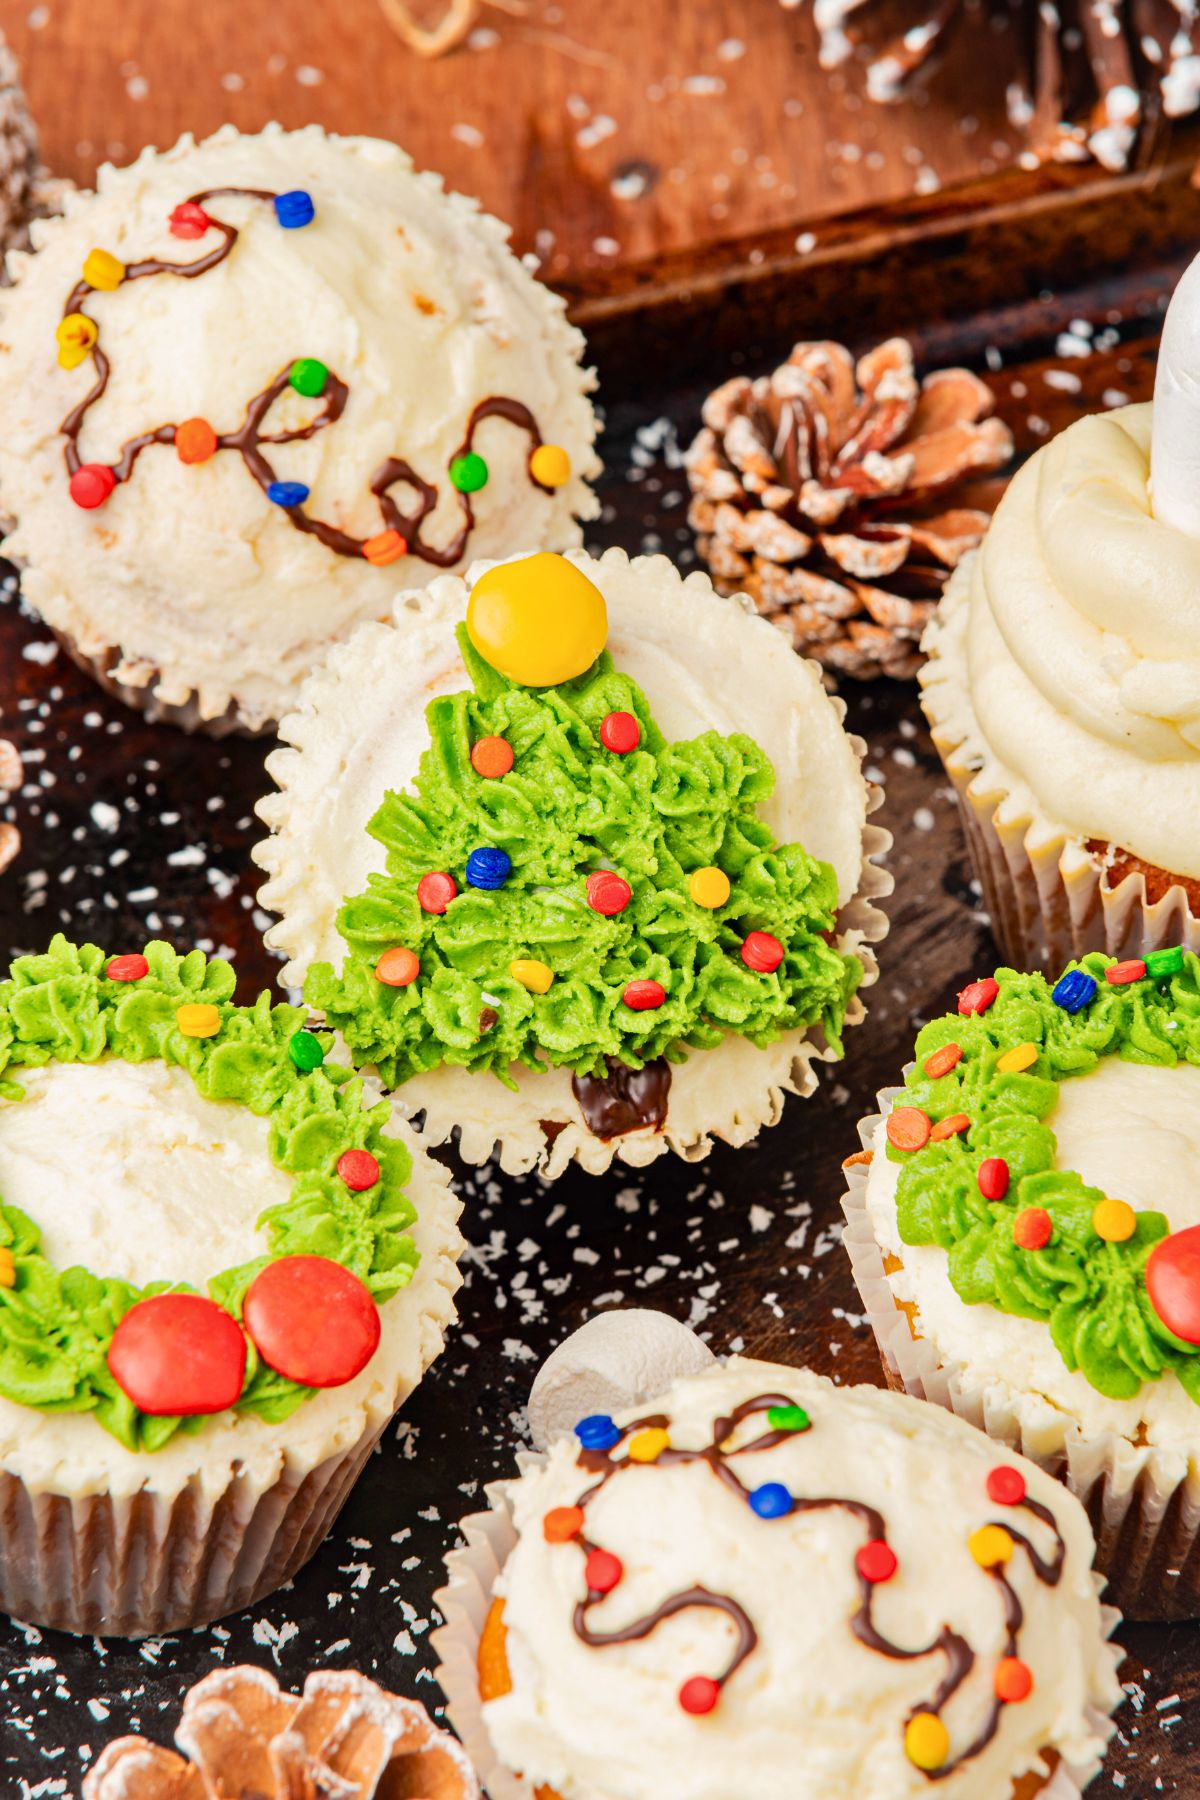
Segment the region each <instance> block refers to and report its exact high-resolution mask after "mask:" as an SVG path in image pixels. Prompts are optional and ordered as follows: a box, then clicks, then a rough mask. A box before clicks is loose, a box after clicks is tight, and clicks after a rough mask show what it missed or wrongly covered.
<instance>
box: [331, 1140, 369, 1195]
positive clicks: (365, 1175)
mask: <svg viewBox="0 0 1200 1800" xmlns="http://www.w3.org/2000/svg"><path fill="white" fill-rule="evenodd" d="M336 1166H337V1172H338V1174H339V1175H340V1176H341V1178H342V1180H343V1181H344V1182H345V1184H346V1186H347V1187H348V1188H349V1189H350V1192H351V1193H352V1194H365V1193H366V1191H367V1189H368V1188H373V1187H374V1186H375V1183H376V1182H377V1181H378V1180H379V1176H380V1168H379V1164H378V1162H377V1161H376V1160H375V1158H374V1157H373V1156H372V1155H371V1152H370V1151H369V1150H343V1151H342V1154H341V1155H340V1156H339V1157H338V1159H337V1165H336Z"/></svg>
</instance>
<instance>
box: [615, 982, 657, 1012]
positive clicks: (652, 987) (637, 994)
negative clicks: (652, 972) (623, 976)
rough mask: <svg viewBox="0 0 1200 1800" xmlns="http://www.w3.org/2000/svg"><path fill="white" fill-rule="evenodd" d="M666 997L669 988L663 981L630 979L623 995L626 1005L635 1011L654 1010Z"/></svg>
mask: <svg viewBox="0 0 1200 1800" xmlns="http://www.w3.org/2000/svg"><path fill="white" fill-rule="evenodd" d="M666 997H667V990H666V988H665V987H664V986H663V984H662V982H661V981H630V982H628V983H627V984H626V987H625V992H624V993H623V994H622V995H621V998H622V1000H624V1002H625V1004H626V1006H628V1007H630V1008H632V1010H633V1011H634V1012H653V1011H654V1010H655V1008H656V1007H659V1006H661V1005H662V1003H663V1001H664V1000H665V999H666Z"/></svg>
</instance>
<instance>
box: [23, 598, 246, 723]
mask: <svg viewBox="0 0 1200 1800" xmlns="http://www.w3.org/2000/svg"><path fill="white" fill-rule="evenodd" d="M50 629H51V630H52V631H53V632H54V635H55V637H56V638H57V639H58V641H59V643H60V644H61V645H62V647H63V649H64V650H65V651H66V653H67V655H68V656H69V657H70V658H71V661H72V662H73V663H74V664H75V666H76V668H79V669H82V670H83V672H84V674H85V675H90V676H91V678H92V680H93V681H94V682H95V683H96V685H97V686H98V687H101V688H103V690H104V692H105V693H106V694H107V695H108V696H109V697H110V699H113V700H119V701H120V702H121V704H122V705H123V706H128V707H130V708H131V709H132V711H134V712H138V713H141V714H142V716H143V718H145V719H147V720H148V721H149V723H150V724H151V725H174V726H175V727H176V728H177V729H178V730H179V731H187V732H192V733H195V732H199V733H201V734H203V735H204V736H205V737H213V738H224V737H231V736H237V737H265V736H268V735H269V734H270V733H271V732H272V731H274V729H275V721H274V720H273V719H268V720H267V721H266V723H265V724H262V725H249V724H247V723H246V721H245V720H244V719H243V718H242V715H241V713H240V711H239V710H238V707H237V704H236V703H235V702H234V701H232V700H231V701H230V702H229V705H228V706H227V707H226V708H225V711H224V712H223V713H220V714H218V716H217V717H216V718H215V719H210V718H205V717H204V715H203V713H202V712H201V710H200V696H199V694H197V693H196V692H195V691H193V692H192V693H191V694H189V696H188V698H187V699H186V700H184V701H180V702H175V703H172V702H171V701H168V700H162V699H160V698H159V696H158V695H157V693H156V692H155V690H154V684H153V682H152V681H148V682H146V684H145V685H144V686H135V685H134V683H133V682H129V681H119V680H118V679H117V677H116V676H115V675H114V673H113V670H114V669H117V668H119V667H120V665H121V663H122V662H123V661H124V660H125V659H124V657H123V656H122V653H121V652H120V651H119V650H115V649H113V650H103V651H101V652H100V654H99V655H98V656H89V655H88V654H87V653H86V652H85V651H83V650H81V649H80V648H79V645H78V644H77V643H76V642H75V639H74V638H73V637H71V635H70V633H69V632H65V631H58V630H57V629H55V627H54V626H51V627H50Z"/></svg>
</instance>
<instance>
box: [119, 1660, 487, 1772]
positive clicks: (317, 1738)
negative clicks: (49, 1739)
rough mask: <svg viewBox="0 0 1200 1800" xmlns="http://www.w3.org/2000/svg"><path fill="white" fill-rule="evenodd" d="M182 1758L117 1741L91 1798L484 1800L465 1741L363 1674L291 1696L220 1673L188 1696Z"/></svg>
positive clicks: (332, 1677)
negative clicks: (416, 1798) (411, 1799)
mask: <svg viewBox="0 0 1200 1800" xmlns="http://www.w3.org/2000/svg"><path fill="white" fill-rule="evenodd" d="M175 1741H176V1743H177V1744H178V1745H179V1748H180V1749H181V1750H182V1751H183V1755H182V1756H177V1755H176V1754H175V1752H174V1751H173V1750H166V1749H164V1748H163V1747H162V1745H161V1744H152V1743H150V1742H148V1740H147V1739H146V1738H140V1737H125V1738H118V1739H117V1740H116V1741H115V1743H112V1744H109V1746H108V1748H107V1749H106V1750H104V1751H103V1752H102V1753H101V1756H100V1759H99V1761H98V1762H97V1763H96V1764H95V1766H94V1767H93V1768H92V1769H91V1770H90V1771H89V1773H88V1774H87V1775H86V1776H85V1777H84V1781H83V1794H84V1800H243V1797H245V1800H249V1796H251V1795H253V1796H254V1800H318V1797H322V1800H325V1797H327V1800H372V1796H374V1795H379V1796H380V1800H382V1796H384V1795H393V1796H399V1795H402V1794H412V1795H418V1794H419V1795H421V1796H422V1800H480V1790H479V1782H478V1780H477V1779H476V1777H475V1774H474V1772H473V1771H472V1769H471V1765H470V1763H469V1762H468V1761H467V1756H466V1752H465V1751H464V1750H463V1748H462V1745H461V1744H460V1743H459V1742H458V1740H457V1739H456V1738H452V1737H451V1736H450V1735H449V1733H448V1732H445V1731H439V1730H438V1728H437V1727H436V1726H435V1725H434V1724H433V1722H432V1720H431V1719H430V1717H429V1714H428V1713H427V1712H426V1711H425V1708H424V1707H423V1706H419V1705H418V1704H417V1702H416V1701H415V1700H401V1699H398V1698H397V1696H396V1695H395V1694H389V1693H388V1692H387V1691H386V1690H385V1689H384V1688H381V1687H376V1685H375V1683H374V1682H373V1681H368V1680H367V1677H366V1676H365V1675H359V1674H357V1673H355V1672H350V1671H336V1672H335V1671H333V1670H330V1671H328V1672H325V1673H322V1674H317V1675H310V1676H309V1678H308V1680H307V1681H306V1682H305V1684H304V1693H303V1694H302V1695H301V1696H300V1697H299V1698H297V1696H296V1695H295V1694H285V1693H283V1692H282V1691H281V1690H280V1687H279V1684H278V1682H277V1681H276V1680H275V1678H274V1676H273V1675H271V1674H270V1673H269V1671H267V1670H266V1669H255V1668H251V1667H248V1666H247V1667H242V1668H235V1669H218V1670H217V1671H216V1673H215V1674H212V1675H206V1676H205V1677H204V1679H203V1681H198V1682H197V1683H196V1685H195V1687H194V1688H192V1689H190V1691H189V1692H188V1694H187V1695H186V1696H185V1698H184V1702H183V1718H182V1719H181V1720H180V1724H179V1730H178V1731H177V1732H176V1734H175Z"/></svg>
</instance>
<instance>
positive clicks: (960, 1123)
mask: <svg viewBox="0 0 1200 1800" xmlns="http://www.w3.org/2000/svg"><path fill="white" fill-rule="evenodd" d="M970 1129H971V1121H970V1119H969V1118H968V1117H967V1115H966V1113H951V1114H950V1115H949V1117H948V1118H945V1119H939V1120H938V1122H937V1124H936V1125H935V1126H934V1128H933V1130H932V1131H931V1132H930V1134H929V1141H930V1143H931V1144H941V1143H944V1142H945V1140H946V1139H947V1138H952V1137H957V1136H958V1134H959V1132H961V1131H970Z"/></svg>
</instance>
